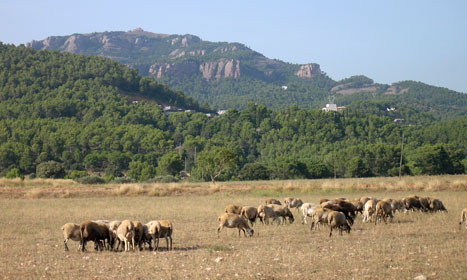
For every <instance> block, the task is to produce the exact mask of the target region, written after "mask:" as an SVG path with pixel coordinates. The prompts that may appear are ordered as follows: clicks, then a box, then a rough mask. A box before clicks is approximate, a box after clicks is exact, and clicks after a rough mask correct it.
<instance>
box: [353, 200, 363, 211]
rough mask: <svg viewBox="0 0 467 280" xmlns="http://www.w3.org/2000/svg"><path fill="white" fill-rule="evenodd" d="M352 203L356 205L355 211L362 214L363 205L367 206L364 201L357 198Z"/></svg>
mask: <svg viewBox="0 0 467 280" xmlns="http://www.w3.org/2000/svg"><path fill="white" fill-rule="evenodd" d="M352 204H353V205H354V206H355V212H356V213H358V212H360V214H363V207H364V206H365V204H364V203H363V202H361V201H360V199H358V198H357V199H355V200H354V201H353V202H352Z"/></svg>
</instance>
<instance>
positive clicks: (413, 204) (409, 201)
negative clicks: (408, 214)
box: [402, 195, 427, 212]
mask: <svg viewBox="0 0 467 280" xmlns="http://www.w3.org/2000/svg"><path fill="white" fill-rule="evenodd" d="M402 201H403V202H404V204H405V208H406V209H407V210H412V212H413V211H415V210H419V211H424V212H425V211H426V210H427V209H426V208H425V206H424V205H423V203H422V202H421V201H420V197H418V196H416V195H413V196H408V197H406V198H404V199H403V200H402Z"/></svg>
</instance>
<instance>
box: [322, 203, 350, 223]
mask: <svg viewBox="0 0 467 280" xmlns="http://www.w3.org/2000/svg"><path fill="white" fill-rule="evenodd" d="M328 202H329V201H328ZM328 202H325V203H323V205H324V206H321V207H322V208H327V209H330V210H333V211H338V212H341V213H342V214H344V216H345V218H346V219H347V221H348V222H349V224H351V225H353V223H354V219H353V218H352V215H354V214H352V212H351V211H349V210H348V209H347V208H344V207H342V206H340V205H339V204H336V202H334V203H328ZM354 209H355V208H354V207H353V205H352V207H351V210H354ZM353 213H355V212H353Z"/></svg>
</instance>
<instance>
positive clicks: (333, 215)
mask: <svg viewBox="0 0 467 280" xmlns="http://www.w3.org/2000/svg"><path fill="white" fill-rule="evenodd" d="M328 224H329V227H330V228H331V231H330V232H329V237H331V236H332V230H333V229H339V233H340V235H342V231H344V230H345V231H347V233H350V230H351V229H352V228H351V227H350V225H349V224H348V223H347V219H346V218H345V216H344V214H342V213H341V212H337V211H331V212H330V213H329V214H328Z"/></svg>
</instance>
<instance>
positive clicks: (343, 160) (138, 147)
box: [0, 44, 467, 180]
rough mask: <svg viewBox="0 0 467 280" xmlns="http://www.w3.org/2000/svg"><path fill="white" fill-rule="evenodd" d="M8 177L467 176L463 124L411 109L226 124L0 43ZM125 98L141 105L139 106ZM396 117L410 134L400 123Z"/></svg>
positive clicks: (104, 65)
mask: <svg viewBox="0 0 467 280" xmlns="http://www.w3.org/2000/svg"><path fill="white" fill-rule="evenodd" d="M0 59H1V61H0V101H1V103H0V175H8V176H21V175H23V174H24V175H27V174H34V175H37V176H41V177H64V176H68V177H70V178H79V177H83V176H87V175H89V174H99V175H102V176H105V178H106V180H111V179H113V178H116V177H123V176H127V177H130V178H133V179H136V180H154V178H155V177H156V176H166V175H173V176H175V177H177V176H179V174H180V171H182V170H183V169H185V167H186V171H187V172H188V173H191V178H192V179H193V180H230V179H244V180H252V179H286V178H322V177H333V176H334V175H335V176H337V177H360V176H395V175H398V170H399V161H400V144H401V135H402V132H404V135H405V152H404V155H405V157H404V162H403V172H404V174H443V173H463V172H464V170H465V163H466V162H465V153H466V147H467V143H466V141H467V135H466V133H467V129H466V127H467V117H463V118H459V119H457V120H455V121H447V122H443V123H437V122H434V121H433V119H432V117H431V116H430V115H427V114H424V113H420V112H419V111H417V110H415V109H413V108H411V107H409V106H406V107H401V108H400V109H398V110H396V111H391V112H388V111H387V110H386V109H387V108H386V106H387V104H384V103H378V102H375V103H368V104H367V105H365V104H363V103H362V104H360V105H358V106H355V107H352V106H349V108H348V109H347V110H344V112H342V113H340V112H339V113H338V112H330V113H325V112H322V111H321V110H313V109H303V108H300V107H298V106H290V107H289V108H287V109H285V110H281V111H272V110H271V109H268V108H267V107H266V106H264V105H262V104H255V103H249V104H248V106H247V108H246V109H244V110H241V111H238V110H235V109H230V110H229V111H228V112H227V113H226V114H224V115H222V116H216V117H209V116H207V115H206V114H204V113H192V112H179V113H173V114H170V115H166V114H164V113H163V111H162V109H161V108H160V107H159V106H158V105H157V104H156V103H155V102H153V101H151V100H157V101H159V102H166V103H167V104H176V105H177V106H180V107H185V108H198V109H199V106H198V105H197V103H196V102H195V101H194V100H192V99H190V98H186V97H185V96H184V95H183V94H181V93H177V92H174V91H171V90H170V89H168V88H167V87H165V86H163V85H160V84H158V83H157V82H155V81H153V80H151V79H150V78H141V77H140V76H138V75H137V73H136V71H134V70H131V69H129V68H127V67H125V66H123V65H122V64H119V63H116V62H113V61H110V60H108V59H105V58H99V57H91V56H82V55H76V54H69V53H59V52H56V51H35V50H33V49H30V48H26V47H22V46H20V47H15V46H10V45H3V44H0ZM128 96H140V97H141V96H143V97H144V98H140V101H139V102H137V103H135V102H131V100H130V99H129V97H128ZM395 117H404V118H406V119H407V120H408V121H407V122H406V123H404V122H402V124H397V123H395V122H394V118H395Z"/></svg>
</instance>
